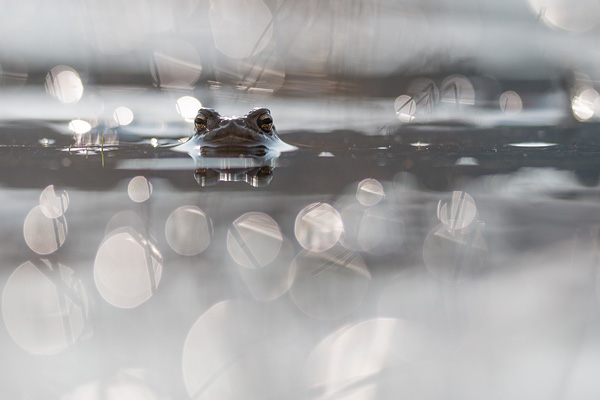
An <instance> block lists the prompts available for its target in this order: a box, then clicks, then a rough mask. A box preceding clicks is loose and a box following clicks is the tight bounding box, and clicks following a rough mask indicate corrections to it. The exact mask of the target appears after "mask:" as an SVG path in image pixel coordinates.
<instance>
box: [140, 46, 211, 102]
mask: <svg viewBox="0 0 600 400" xmlns="http://www.w3.org/2000/svg"><path fill="white" fill-rule="evenodd" d="M150 71H151V72H152V77H153V78H154V83H155V85H156V86H158V87H161V88H168V89H179V90H181V89H190V88H192V87H193V85H194V83H196V81H197V80H198V78H199V77H200V73H201V72H202V64H201V62H200V55H199V54H198V51H197V50H196V48H195V47H194V46H192V45H191V44H189V43H187V42H184V41H182V40H173V39H172V40H168V41H164V42H161V43H159V44H158V45H157V47H156V50H155V51H154V57H153V58H152V60H151V68H150ZM198 108H199V107H198Z"/></svg>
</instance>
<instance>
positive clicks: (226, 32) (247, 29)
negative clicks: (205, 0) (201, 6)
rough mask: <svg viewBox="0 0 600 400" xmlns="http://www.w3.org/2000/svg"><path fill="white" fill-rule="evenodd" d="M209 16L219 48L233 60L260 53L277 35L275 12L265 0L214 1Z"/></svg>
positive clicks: (214, 38)
mask: <svg viewBox="0 0 600 400" xmlns="http://www.w3.org/2000/svg"><path fill="white" fill-rule="evenodd" d="M250 15H251V16H252V18H248V16H250ZM208 16H209V18H210V27H211V31H212V35H213V40H214V43H215V47H216V48H217V49H218V50H219V51H220V52H221V53H223V54H225V55H226V56H229V57H232V58H246V57H249V56H252V55H255V54H257V53H259V52H260V51H262V50H263V49H264V48H265V47H266V46H267V44H268V43H269V41H270V40H271V36H272V34H273V21H272V15H271V11H270V10H269V8H268V7H267V5H266V4H265V3H264V2H263V1H262V0H221V1H218V2H213V3H212V4H211V7H210V10H209V14H208Z"/></svg>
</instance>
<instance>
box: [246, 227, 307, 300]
mask: <svg viewBox="0 0 600 400" xmlns="http://www.w3.org/2000/svg"><path fill="white" fill-rule="evenodd" d="M293 259H294V248H293V247H292V244H291V243H290V241H289V240H287V239H286V238H283V242H282V243H281V249H280V251H279V252H278V253H277V257H276V258H275V259H274V260H273V261H271V262H270V263H269V264H267V265H264V266H262V267H261V268H248V267H244V266H241V265H238V268H237V270H238V272H239V273H240V276H241V277H242V279H243V281H244V283H245V284H246V287H247V288H248V290H249V291H250V294H251V295H252V297H253V298H254V299H255V300H257V301H271V300H275V299H276V298H278V297H279V296H281V295H283V294H284V293H286V292H287V291H288V289H289V288H290V286H291V285H292V283H293V281H294V276H295V273H296V270H295V268H294V266H293V264H292V261H293Z"/></svg>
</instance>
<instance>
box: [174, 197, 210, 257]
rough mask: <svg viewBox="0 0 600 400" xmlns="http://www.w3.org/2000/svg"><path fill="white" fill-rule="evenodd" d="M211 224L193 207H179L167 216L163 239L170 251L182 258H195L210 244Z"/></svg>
mask: <svg viewBox="0 0 600 400" xmlns="http://www.w3.org/2000/svg"><path fill="white" fill-rule="evenodd" d="M211 236H212V223H211V221H210V219H209V218H208V217H207V216H206V214H204V211H202V210H201V209H199V208H198V207H195V206H181V207H179V208H178V209H176V210H175V211H173V212H172V213H171V215H169V218H168V219H167V223H166V224H165V237H166V238H167V242H168V243H169V246H171V249H173V251H174V252H176V253H178V254H181V255H182V256H195V255H196V254H200V253H201V252H203V251H204V250H205V249H206V248H207V247H208V245H209V244H210V239H211Z"/></svg>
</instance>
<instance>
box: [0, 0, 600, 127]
mask: <svg viewBox="0 0 600 400" xmlns="http://www.w3.org/2000/svg"><path fill="white" fill-rule="evenodd" d="M2 8H3V12H2V15H1V16H0V18H1V20H0V86H1V88H2V91H1V93H0V94H1V95H2V96H3V97H2V98H3V99H4V103H5V104H3V105H2V113H1V114H0V116H1V117H3V118H31V117H32V116H35V117H37V118H42V119H49V118H51V119H56V118H57V117H62V116H68V117H72V116H73V115H75V114H77V115H78V116H79V118H84V117H86V118H90V119H91V118H112V117H113V113H114V111H115V110H116V109H117V108H118V107H119V106H125V107H127V108H128V109H129V111H124V110H121V113H123V112H125V117H124V116H122V115H121V116H120V117H115V118H116V119H121V120H124V121H129V118H130V117H132V116H133V117H134V118H135V119H138V118H141V119H142V120H143V119H144V118H148V117H149V116H156V115H157V114H156V113H157V112H158V113H159V114H158V115H160V117H161V119H165V118H173V119H176V118H177V114H176V111H177V110H176V109H175V108H174V107H173V106H170V107H164V104H162V103H161V102H160V101H159V100H164V101H165V102H169V103H171V104H172V103H173V102H174V101H175V100H177V99H179V98H181V97H183V96H184V95H187V96H191V97H194V98H195V99H197V100H198V101H199V102H200V103H202V104H205V105H209V106H215V107H216V106H220V105H221V104H225V105H227V106H229V104H228V101H232V100H233V103H234V104H233V105H231V109H229V107H228V108H227V110H226V112H225V113H241V112H245V109H246V108H247V105H244V106H243V107H241V106H240V107H239V108H237V107H236V104H240V101H242V102H250V103H251V104H254V103H255V102H256V101H259V102H262V103H267V102H268V103H269V104H272V103H276V104H277V105H278V106H280V107H281V109H282V110H286V111H287V110H288V108H287V107H286V106H285V105H284V104H281V105H280V104H279V103H278V102H274V101H273V100H272V99H273V98H275V99H281V98H285V99H298V98H300V99H311V100H312V101H314V102H318V103H326V104H325V106H324V108H323V107H322V106H323V104H321V105H320V106H319V107H317V108H316V109H315V108H314V107H310V103H307V102H301V104H296V103H292V102H288V103H286V104H287V105H288V107H291V108H292V110H295V111H296V114H298V113H300V112H304V113H307V115H308V114H309V113H310V114H311V117H310V118H305V119H304V121H303V124H312V125H313V126H311V128H313V127H323V125H324V124H327V122H328V121H329V122H331V118H328V117H329V116H331V113H332V112H338V113H342V114H343V111H340V110H336V109H335V107H333V106H332V105H331V104H330V103H332V102H335V101H341V100H346V101H351V100H352V101H357V100H372V101H373V102H371V103H370V107H369V106H368V105H365V104H362V103H361V104H360V105H357V107H359V108H364V109H365V110H368V112H365V113H364V114H363V115H360V116H359V117H355V114H357V113H356V112H349V113H348V114H351V116H350V120H353V119H356V120H357V121H356V122H357V123H361V122H363V121H365V119H368V122H367V123H365V124H364V125H365V126H369V125H372V124H373V122H379V125H382V124H386V123H392V122H398V121H400V122H413V121H415V120H416V122H427V121H430V120H431V119H432V118H441V119H456V118H464V119H469V120H475V121H476V122H478V123H497V122H498V119H501V120H502V121H505V120H508V121H513V120H515V119H516V120H518V121H519V122H520V123H523V121H530V122H531V121H534V123H540V122H544V121H546V122H547V121H548V119H552V120H553V122H554V121H555V120H556V118H559V117H560V116H562V117H564V114H565V113H567V114H570V111H571V106H573V107H574V108H575V111H574V113H575V117H576V118H577V119H579V120H590V119H594V118H595V117H596V115H595V114H596V108H597V106H598V101H597V98H598V92H597V91H596V89H594V82H595V80H596V79H597V76H596V75H597V70H598V68H597V65H598V62H599V55H598V49H597V36H598V29H597V28H598V27H597V25H598V21H600V6H599V5H598V4H597V1H595V0H581V1H578V2H577V3H576V4H575V5H573V4H572V3H570V2H567V1H562V0H508V1H503V2H498V1H492V0H486V1H470V0H459V1H452V2H447V1H442V0H439V1H438V0H431V1H429V0H428V1H383V0H382V1H379V0H378V1H317V0H309V1H302V2H294V1H289V0H282V1H271V0H264V1H263V0H251V1H242V0H224V1H217V2H210V1H202V0H181V1H179V0H169V1H147V0H134V1H116V0H112V1H109V2H106V3H104V2H98V1H87V0H86V1H76V2H75V1H74V2H70V1H60V2H45V1H37V0H31V1H27V2H16V1H3V3H2ZM417 78H420V79H417ZM42 87H45V90H46V91H47V92H48V94H49V95H50V96H40V95H37V96H33V94H32V92H36V91H39V90H40V88H42ZM29 96H33V97H29ZM148 96H151V97H152V99H153V100H152V101H151V102H150V103H149V104H148V103H146V102H145V101H146V100H148ZM400 96H406V97H401V98H399V97H400ZM52 97H54V99H52ZM156 97H158V98H159V99H158V100H157V99H156ZM398 98H399V99H398ZM8 99H10V100H8ZM267 99H269V100H267ZM376 99H377V100H382V99H386V100H388V101H385V102H383V103H377V102H374V100H376ZM389 99H391V100H392V103H391V104H390V102H389ZM396 99H398V101H396V102H395V105H394V100H396ZM52 100H58V101H52ZM187 100H188V101H189V99H187ZM457 102H458V103H461V104H463V105H467V106H474V107H471V108H476V109H477V110H476V111H477V112H476V111H474V110H472V109H469V110H468V111H466V112H461V113H459V114H458V115H457V114H456V112H455V111H456V107H454V108H452V109H451V110H450V111H448V110H445V111H444V109H443V107H441V109H440V107H437V106H438V105H439V104H440V103H441V104H442V105H444V104H445V103H457ZM571 102H573V104H571ZM122 103H127V104H122ZM185 104H188V106H187V107H189V108H196V106H197V103H196V102H193V101H192V103H189V102H188V103H185V101H184V102H183V103H182V104H180V110H179V111H180V113H181V112H184V113H185V111H184V110H183V109H185V107H186V106H185ZM65 105H66V106H65ZM446 105H447V104H446ZM467 108H468V107H467ZM167 110H168V111H167ZM323 110H324V111H323ZM394 111H395V113H394ZM434 111H436V112H437V114H436V115H435V116H434V115H432V114H435V112H434ZM461 111H462V110H461ZM130 112H131V114H130ZM188 113H189V112H188ZM313 114H314V115H313ZM358 114H360V113H358ZM557 114H560V116H557ZM284 115H289V112H288V113H285V114H284ZM475 115H477V117H475ZM390 116H391V117H390ZM343 117H346V118H339V119H347V117H348V116H347V115H343ZM425 117H426V118H425ZM424 119H425V120H427V121H424ZM121 122H123V121H121ZM282 124H283V126H284V127H286V128H289V129H294V128H295V129H298V127H297V126H296V125H297V124H296V120H294V119H291V120H289V119H288V118H287V117H285V119H284V121H280V125H282Z"/></svg>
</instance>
